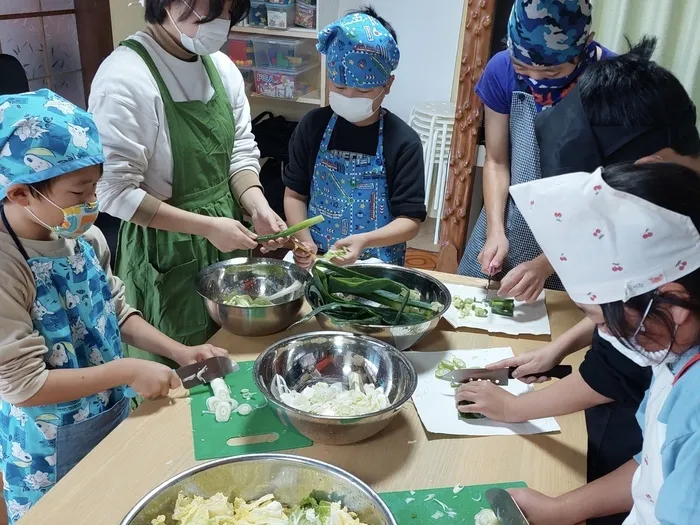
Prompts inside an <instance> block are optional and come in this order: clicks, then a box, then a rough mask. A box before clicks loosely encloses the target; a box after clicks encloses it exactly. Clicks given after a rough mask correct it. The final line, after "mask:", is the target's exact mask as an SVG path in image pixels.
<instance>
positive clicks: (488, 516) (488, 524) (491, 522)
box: [474, 509, 501, 525]
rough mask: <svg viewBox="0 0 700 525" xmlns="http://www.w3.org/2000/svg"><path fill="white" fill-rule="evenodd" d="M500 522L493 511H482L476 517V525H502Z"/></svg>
mask: <svg viewBox="0 0 700 525" xmlns="http://www.w3.org/2000/svg"><path fill="white" fill-rule="evenodd" d="M500 523H501V522H500V521H499V520H498V518H497V517H496V515H495V514H494V513H493V511H492V510H491V509H481V512H479V514H477V515H476V516H475V517H474V525H500Z"/></svg>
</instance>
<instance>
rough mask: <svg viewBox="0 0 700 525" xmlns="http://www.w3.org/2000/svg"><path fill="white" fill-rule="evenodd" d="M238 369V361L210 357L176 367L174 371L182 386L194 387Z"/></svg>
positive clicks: (221, 357)
mask: <svg viewBox="0 0 700 525" xmlns="http://www.w3.org/2000/svg"><path fill="white" fill-rule="evenodd" d="M236 370H238V363H236V362H235V361H231V359H230V358H228V357H223V356H220V357H210V358H209V359H205V360H204V361H200V362H199V363H194V364H191V365H187V366H182V367H180V368H178V369H177V370H176V371H175V372H176V373H177V375H178V377H179V378H180V380H181V381H182V386H184V387H185V388H187V389H188V390H189V389H190V388H194V387H196V386H198V385H204V384H206V383H211V382H212V380H214V379H217V378H219V377H224V376H226V375H228V374H230V373H231V372H235V371H236Z"/></svg>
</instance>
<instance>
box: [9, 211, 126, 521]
mask: <svg viewBox="0 0 700 525" xmlns="http://www.w3.org/2000/svg"><path fill="white" fill-rule="evenodd" d="M0 213H1V215H2V221H3V224H4V225H5V228H6V230H7V231H8V233H9V234H10V235H11V236H12V238H13V240H14V242H15V244H16V245H17V248H18V249H19V250H20V252H21V253H22V255H23V256H24V258H25V260H26V261H27V265H28V266H29V268H30V269H31V272H32V275H33V276H34V281H35V283H36V301H35V302H34V305H33V307H32V311H31V316H32V321H33V324H34V329H35V330H36V331H37V332H39V334H40V335H41V336H43V338H44V341H45V344H46V347H47V349H48V351H47V353H46V354H45V355H44V361H45V362H46V368H47V369H48V370H60V369H75V368H87V367H91V366H98V365H101V364H104V363H107V362H109V361H114V360H115V359H120V358H121V357H122V346H121V338H120V335H119V325H118V321H117V316H116V313H115V308H114V302H113V300H112V292H111V290H110V288H109V285H108V283H107V277H106V275H105V272H104V270H103V269H102V266H101V265H100V261H99V260H98V259H97V256H96V255H95V252H94V250H93V249H92V246H90V244H89V243H88V242H87V241H85V240H84V239H78V240H77V245H76V251H75V254H74V255H71V256H69V257H34V258H29V257H28V255H27V252H26V251H25V250H24V248H23V247H22V244H21V242H20V240H19V238H18V237H17V235H15V233H14V231H13V230H12V228H11V227H10V225H9V224H8V222H7V219H6V217H5V211H4V209H3V208H1V207H0ZM0 405H1V406H0V467H1V468H2V473H3V481H4V496H5V503H6V506H7V514H8V518H9V523H10V524H11V525H12V524H14V523H15V522H16V521H17V520H18V519H19V518H21V517H22V516H23V515H24V514H25V513H26V512H27V511H28V510H29V509H30V508H31V507H32V505H34V504H35V503H36V502H37V501H38V500H39V499H40V498H41V497H42V496H43V495H44V494H46V492H48V491H49V490H50V489H51V487H53V486H54V485H55V484H56V482H57V481H58V480H60V479H61V478H62V477H63V476H65V475H66V474H67V473H68V472H69V471H70V470H71V469H72V468H73V467H74V466H75V465H76V464H77V463H78V462H79V461H80V460H81V459H83V457H85V456H86V455H87V453H88V452H90V451H91V450H92V449H93V448H94V447H95V446H97V444H98V443H99V442H100V441H102V439H104V438H105V437H106V436H107V434H109V433H110V432H111V431H112V430H114V428H116V427H117V425H119V423H121V422H122V421H123V420H124V419H125V418H126V417H127V416H128V415H129V403H128V399H127V398H126V397H124V388H123V387H119V388H115V389H112V390H107V391H105V392H99V393H98V394H95V395H92V396H88V397H85V398H82V399H76V400H75V401H70V402H67V403H58V404H54V405H43V406H35V407H17V406H15V405H12V404H10V403H7V402H2V401H0Z"/></svg>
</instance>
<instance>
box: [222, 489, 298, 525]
mask: <svg viewBox="0 0 700 525" xmlns="http://www.w3.org/2000/svg"><path fill="white" fill-rule="evenodd" d="M233 506H234V509H235V513H234V517H235V521H233V522H232V523H235V525H287V523H288V521H289V520H288V519H287V515H286V514H285V512H284V507H282V504H281V503H280V502H279V501H275V496H273V495H272V494H268V495H267V496H263V497H262V498H260V499H258V500H256V501H253V502H251V503H246V502H245V500H243V499H241V498H236V499H235V500H234V502H233ZM217 525H218V524H217Z"/></svg>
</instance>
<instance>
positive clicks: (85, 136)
mask: <svg viewBox="0 0 700 525" xmlns="http://www.w3.org/2000/svg"><path fill="white" fill-rule="evenodd" d="M104 160H105V159H104V155H103V153H102V142H101V141H100V135H99V133H98V131H97V126H96V125H95V122H94V121H93V119H92V116H91V115H90V114H89V113H87V112H86V111H84V110H82V109H80V108H79V107H77V106H76V105H74V104H72V103H70V102H68V101H67V100H65V99H64V98H61V97H60V96H58V95H57V94H56V93H54V92H53V91H50V90H48V89H41V90H39V91H36V92H33V93H23V94H20V95H3V96H0V200H2V199H4V198H5V197H6V196H7V188H8V187H10V185H12V184H34V183H36V182H41V181H45V180H48V179H53V178H55V177H59V176H61V175H65V174H66V173H71V172H73V171H77V170H79V169H82V168H87V167H88V166H96V165H99V164H102V163H103V162H104Z"/></svg>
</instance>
